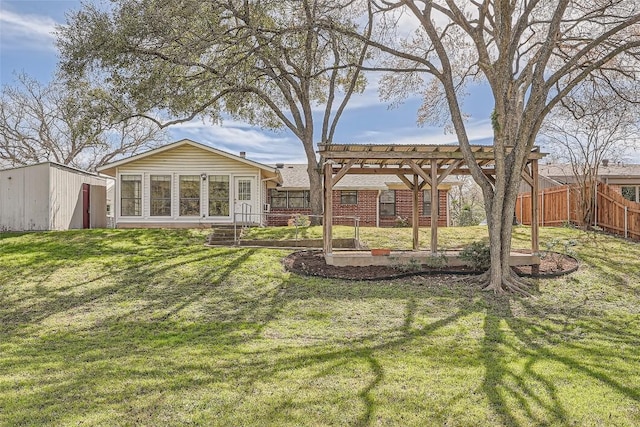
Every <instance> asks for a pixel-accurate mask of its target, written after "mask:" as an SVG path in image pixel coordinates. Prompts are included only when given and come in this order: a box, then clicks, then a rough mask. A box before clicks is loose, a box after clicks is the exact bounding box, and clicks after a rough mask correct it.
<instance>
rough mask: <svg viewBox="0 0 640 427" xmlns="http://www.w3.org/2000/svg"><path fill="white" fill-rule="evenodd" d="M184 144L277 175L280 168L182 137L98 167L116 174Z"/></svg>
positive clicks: (104, 171) (105, 172) (113, 174)
mask: <svg viewBox="0 0 640 427" xmlns="http://www.w3.org/2000/svg"><path fill="white" fill-rule="evenodd" d="M184 145H191V146H193V147H196V148H200V149H202V150H205V151H208V152H210V153H213V154H217V155H219V156H223V157H227V158H229V159H233V160H236V161H238V162H240V163H244V164H247V165H250V166H253V167H256V168H258V169H262V170H264V171H268V172H271V173H275V174H276V175H277V174H278V170H277V169H275V168H274V167H273V166H269V165H265V164H262V163H258V162H254V161H253V160H249V159H247V158H245V157H241V156H236V155H234V154H231V153H227V152H226V151H222V150H218V149H217V148H213V147H210V146H208V145H205V144H201V143H199V142H195V141H192V140H190V139H181V140H180V141H176V142H173V143H171V144H167V145H163V146H162V147H158V148H154V149H153V150H149V151H146V152H144V153H141V154H137V155H135V156H131V157H127V158H125V159H122V160H118V161H117V162H113V163H109V164H106V165H104V166H101V167H99V168H98V172H101V173H104V174H106V175H110V176H115V174H116V168H118V167H120V166H123V165H126V164H127V163H130V162H135V161H138V160H140V159H144V158H145V157H149V156H153V155H155V154H159V153H162V152H165V151H168V150H172V149H174V148H178V147H182V146H184Z"/></svg>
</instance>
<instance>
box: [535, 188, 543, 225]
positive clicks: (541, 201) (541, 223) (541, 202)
mask: <svg viewBox="0 0 640 427" xmlns="http://www.w3.org/2000/svg"><path fill="white" fill-rule="evenodd" d="M536 197H537V196H536ZM540 225H541V226H542V227H544V188H543V189H542V192H541V193H540Z"/></svg>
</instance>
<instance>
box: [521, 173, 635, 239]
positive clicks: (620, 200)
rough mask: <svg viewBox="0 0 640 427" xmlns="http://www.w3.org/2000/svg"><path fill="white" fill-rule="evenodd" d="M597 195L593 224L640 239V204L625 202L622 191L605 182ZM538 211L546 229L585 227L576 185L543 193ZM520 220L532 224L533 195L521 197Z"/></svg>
mask: <svg viewBox="0 0 640 427" xmlns="http://www.w3.org/2000/svg"><path fill="white" fill-rule="evenodd" d="M587 191H591V190H590V189H587ZM597 194H598V196H597V200H596V206H595V210H596V220H595V224H591V225H596V226H598V227H600V228H602V229H603V230H605V231H608V232H610V233H614V234H618V235H620V236H623V237H626V238H629V239H636V240H640V203H636V202H632V201H629V200H627V199H625V198H624V197H622V194H620V192H618V191H616V190H615V189H614V188H612V187H610V186H608V185H606V184H602V183H599V184H598V193H597ZM538 208H539V214H538V224H539V225H540V226H542V227H544V226H559V225H563V224H567V223H571V224H577V225H583V224H582V222H583V220H582V212H581V209H580V188H579V187H578V186H576V185H562V186H558V187H552V188H545V189H544V190H540V191H539V192H538ZM516 218H517V219H518V222H520V223H521V224H526V225H531V194H530V193H525V194H520V195H518V200H517V202H516Z"/></svg>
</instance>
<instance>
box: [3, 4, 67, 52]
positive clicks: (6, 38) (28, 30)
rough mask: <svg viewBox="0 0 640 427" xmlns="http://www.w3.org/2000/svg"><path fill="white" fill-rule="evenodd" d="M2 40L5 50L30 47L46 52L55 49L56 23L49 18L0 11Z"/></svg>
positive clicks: (5, 10) (4, 10)
mask: <svg viewBox="0 0 640 427" xmlns="http://www.w3.org/2000/svg"><path fill="white" fill-rule="evenodd" d="M0 25H1V26H2V31H1V32H0V35H1V37H0V39H1V40H2V48H3V49H17V48H22V47H24V46H25V45H28V46H29V47H30V48H34V47H38V48H40V49H44V50H53V49H55V44H54V42H55V35H54V31H55V27H56V25H57V23H56V21H55V20H53V19H52V18H50V17H48V16H42V15H31V14H20V13H16V12H12V11H10V10H7V9H5V8H2V9H0Z"/></svg>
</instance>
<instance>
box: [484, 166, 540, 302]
mask: <svg viewBox="0 0 640 427" xmlns="http://www.w3.org/2000/svg"><path fill="white" fill-rule="evenodd" d="M512 181H514V182H512ZM506 182H507V184H506V185H496V189H495V191H494V194H493V195H492V197H490V199H491V200H490V204H489V207H488V208H487V209H486V212H487V218H488V219H489V220H488V221H487V225H488V226H489V248H490V250H491V267H490V269H489V272H488V274H487V276H484V277H483V279H486V283H487V285H486V287H485V288H484V290H485V291H493V292H494V293H496V294H501V293H504V292H505V291H511V292H517V293H520V294H523V295H530V294H529V292H528V291H527V290H526V289H525V288H526V283H525V282H524V281H523V280H522V279H520V278H519V277H518V276H517V275H516V274H515V273H514V272H513V270H512V269H511V266H510V260H511V233H512V231H513V212H514V209H515V204H516V202H515V198H514V197H509V194H508V193H511V192H513V191H515V187H517V186H518V185H519V180H518V179H517V178H515V177H514V176H513V175H510V176H509V177H508V178H507V180H506ZM501 187H502V188H501ZM492 212H493V215H492Z"/></svg>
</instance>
